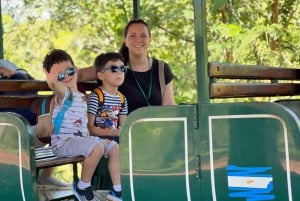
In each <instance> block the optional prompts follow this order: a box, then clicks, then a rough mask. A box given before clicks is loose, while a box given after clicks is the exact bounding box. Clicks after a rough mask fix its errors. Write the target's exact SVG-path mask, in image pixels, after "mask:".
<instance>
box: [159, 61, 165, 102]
mask: <svg viewBox="0 0 300 201" xmlns="http://www.w3.org/2000/svg"><path fill="white" fill-rule="evenodd" d="M158 78H159V84H160V90H161V98H162V99H163V98H164V93H165V87H166V82H165V63H164V62H163V61H161V60H158Z"/></svg>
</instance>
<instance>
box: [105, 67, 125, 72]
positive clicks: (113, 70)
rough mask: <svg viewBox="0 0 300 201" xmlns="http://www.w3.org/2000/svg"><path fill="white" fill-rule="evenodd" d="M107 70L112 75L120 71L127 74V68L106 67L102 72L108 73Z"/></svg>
mask: <svg viewBox="0 0 300 201" xmlns="http://www.w3.org/2000/svg"><path fill="white" fill-rule="evenodd" d="M107 70H109V71H110V72H112V73H116V72H118V71H121V72H123V73H126V72H127V66H109V67H106V68H104V69H103V70H101V72H104V71H107Z"/></svg>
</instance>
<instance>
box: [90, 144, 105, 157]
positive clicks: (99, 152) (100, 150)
mask: <svg viewBox="0 0 300 201" xmlns="http://www.w3.org/2000/svg"><path fill="white" fill-rule="evenodd" d="M92 153H94V154H97V155H99V156H101V157H102V156H103V154H104V147H103V145H102V144H101V143H99V144H97V145H96V146H95V147H94V149H93V151H92Z"/></svg>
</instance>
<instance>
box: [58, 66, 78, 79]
mask: <svg viewBox="0 0 300 201" xmlns="http://www.w3.org/2000/svg"><path fill="white" fill-rule="evenodd" d="M75 73H76V69H75V68H74V67H69V68H67V70H66V71H65V72H64V73H59V74H58V75H57V80H58V81H63V80H64V79H65V78H66V76H65V75H68V76H72V75H74V74H75Z"/></svg>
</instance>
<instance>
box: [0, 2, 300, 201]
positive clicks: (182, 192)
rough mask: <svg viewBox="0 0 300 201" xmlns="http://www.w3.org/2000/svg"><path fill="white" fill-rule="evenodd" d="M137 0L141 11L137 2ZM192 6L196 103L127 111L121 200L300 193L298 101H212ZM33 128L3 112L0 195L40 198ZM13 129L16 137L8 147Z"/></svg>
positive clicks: (200, 200)
mask: <svg viewBox="0 0 300 201" xmlns="http://www.w3.org/2000/svg"><path fill="white" fill-rule="evenodd" d="M133 4H134V8H135V16H138V13H139V9H138V4H139V1H133ZM194 11H195V15H194V23H195V47H196V69H195V70H196V73H197V82H198V86H197V91H198V102H197V103H196V104H181V105H174V106H150V107H145V108H140V109H138V110H136V111H134V112H133V113H131V114H130V115H129V116H128V119H127V120H126V122H125V125H123V127H122V134H121V141H120V156H121V172H122V175H121V176H122V192H123V200H124V201H126V200H128V201H153V200H155V201H160V200H161V201H163V200H164V201H165V200H167V201H170V200H173V201H174V200H176V201H184V200H186V201H196V200H197V201H229V200H230V201H242V200H245V201H246V200H247V201H256V200H257V201H258V200H276V201H292V200H299V199H300V191H299V189H297V188H298V186H299V184H300V175H299V174H300V169H299V162H300V147H299V145H300V144H299V143H300V141H299V140H300V138H299V137H300V130H299V125H300V120H299V117H298V115H297V114H298V110H299V107H298V106H299V103H298V102H297V101H292V102H289V101H286V102H284V101H283V102H282V103H279V102H278V103H271V102H247V103H244V102H232V103H212V102H211V99H212V91H211V82H212V80H211V78H210V76H209V74H210V72H209V70H208V69H209V68H208V66H209V64H208V61H207V50H206V17H205V12H206V10H205V1H204V0H203V1H201V0H194ZM221 67H222V65H219V66H218V65H217V69H219V68H221ZM236 73H238V71H236ZM246 74H247V73H246ZM295 79H299V76H298V75H297V76H296V78H295ZM293 86H294V87H298V86H297V85H293ZM257 90H258V88H257ZM267 92H268V91H266V93H267ZM293 92H295V94H297V93H299V91H298V90H297V89H293ZM232 96H234V95H232ZM30 132H32V131H31V129H30V128H29V127H28V124H26V122H24V120H23V119H20V118H19V117H17V116H13V115H8V114H6V113H1V114H0V149H1V152H0V154H1V155H0V170H1V176H0V182H1V190H0V197H1V198H0V199H1V200H24V201H25V200H27V201H28V200H29V201H37V200H39V197H38V193H37V188H36V181H35V164H34V160H33V158H34V153H33V152H32V149H31V148H30V147H31V146H32V144H30V143H31V142H30V139H29V138H28V133H30ZM12 134H14V135H15V136H17V137H16V138H17V139H18V140H16V141H15V142H11V143H12V144H9V148H8V144H7V141H5V138H6V135H12ZM4 143H5V144H4ZM24 150H25V151H24ZM5 153H6V154H12V156H11V157H8V158H6V157H4V156H5ZM24 153H25V154H24ZM14 157H15V159H13V158H14Z"/></svg>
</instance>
